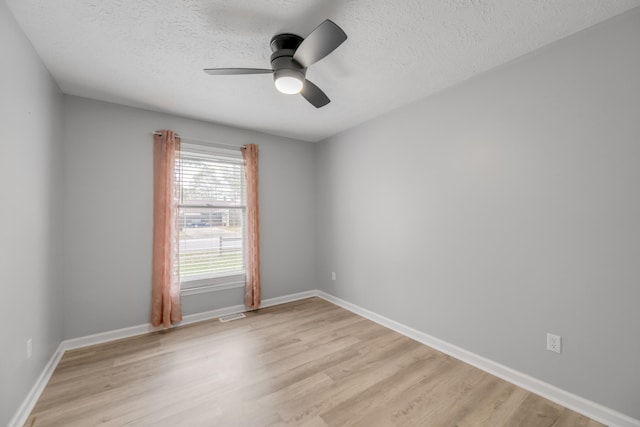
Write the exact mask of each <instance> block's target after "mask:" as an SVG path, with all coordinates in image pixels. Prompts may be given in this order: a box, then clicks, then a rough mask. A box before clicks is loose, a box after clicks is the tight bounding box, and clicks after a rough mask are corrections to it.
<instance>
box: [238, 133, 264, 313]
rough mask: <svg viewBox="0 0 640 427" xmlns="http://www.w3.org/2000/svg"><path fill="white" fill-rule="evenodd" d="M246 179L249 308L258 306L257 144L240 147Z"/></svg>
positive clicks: (245, 292)
mask: <svg viewBox="0 0 640 427" xmlns="http://www.w3.org/2000/svg"><path fill="white" fill-rule="evenodd" d="M242 158H243V159H244V164H245V168H244V169H245V174H246V179H247V277H246V282H245V287H244V305H245V306H246V307H247V308H249V309H256V308H259V307H260V227H259V224H258V217H259V210H258V146H257V145H255V144H247V145H245V146H244V147H242Z"/></svg>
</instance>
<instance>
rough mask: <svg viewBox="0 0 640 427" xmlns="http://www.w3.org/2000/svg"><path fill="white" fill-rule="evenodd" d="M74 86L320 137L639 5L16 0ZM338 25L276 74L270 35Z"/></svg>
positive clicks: (45, 54) (31, 33) (14, 6)
mask: <svg viewBox="0 0 640 427" xmlns="http://www.w3.org/2000/svg"><path fill="white" fill-rule="evenodd" d="M6 2H7V4H8V5H9V7H10V9H11V10H12V11H13V13H14V15H15V17H16V19H17V20H18V22H19V24H20V25H21V27H22V28H23V30H24V31H25V33H26V35H27V36H28V37H29V39H30V40H31V42H32V43H33V45H34V47H35V48H36V50H37V51H38V53H39V55H40V56H41V57H42V60H43V61H44V63H45V64H46V66H47V67H48V69H49V70H50V72H51V73H52V74H53V76H54V78H55V79H56V81H57V82H58V84H59V85H60V88H61V89H62V91H63V92H65V93H67V94H71V95H78V96H83V97H88V98H95V99H99V100H104V101H110V102H115V103H119V104H125V105H131V106H135V107H141V108H146V109H151V110H157V111H163V112H168V113H173V114H176V115H180V116H186V117H192V118H197V119H202V120H207V121H213V122H218V123H223V124H228V125H233V126H239V127H243V128H249V129H254V130H259V131H264V132H268V133H272V134H276V135H283V136H289V137H294V138H298V139H303V140H309V141H317V140H320V139H323V138H325V137H327V136H330V135H333V134H335V133H338V132H340V131H342V130H345V129H347V128H349V127H352V126H354V125H356V124H358V123H361V122H363V121H366V120H369V119H371V118H374V117H375V116H377V115H380V114H382V113H384V112H386V111H389V110H391V109H393V108H396V107H399V106H401V105H403V104H406V103H409V102H411V101H414V100H416V99H418V98H422V97H425V96H428V95H429V94H432V93H434V92H436V91H439V90H441V89H444V88H446V87H448V86H451V85H453V84H455V83H457V82H460V81H462V80H465V79H467V78H469V77H471V76H473V75H475V74H477V73H480V72H482V71H485V70H488V69H490V68H493V67H495V66H497V65H500V64H503V63H505V62H507V61H509V60H511V59H513V58H516V57H518V56H520V55H523V54H525V53H528V52H530V51H532V50H534V49H536V48H539V47H541V46H543V45H546V44H549V43H551V42H553V41H556V40H558V39H560V38H563V37H566V36H568V35H570V34H572V33H575V32H577V31H579V30H581V29H583V28H586V27H589V26H591V25H594V24H596V23H598V22H600V21H602V20H605V19H607V18H609V17H611V16H614V15H617V14H620V13H622V12H624V11H626V10H629V9H631V8H633V7H636V6H639V5H640V0H517V1H514V0H447V1H445V0H441V1H433V0H432V1H428V0H421V1H420V0H235V1H225V0H182V1H176V0H136V1H131V0H6ZM326 18H330V19H332V20H333V21H334V22H336V23H337V24H338V25H340V26H341V27H342V28H343V29H344V31H345V32H346V33H347V34H348V37H349V38H348V39H347V41H346V42H345V43H344V44H343V45H342V46H340V47H339V48H338V49H337V50H336V51H334V52H333V53H332V54H331V55H329V56H328V57H326V58H325V59H323V60H322V61H320V62H318V63H317V64H315V65H313V66H312V67H311V68H310V69H309V71H308V73H307V77H308V78H309V79H310V80H312V81H313V82H314V83H316V84H317V85H318V86H319V87H320V88H322V89H323V90H324V91H325V93H326V94H327V95H328V96H329V97H330V98H331V100H332V102H331V103H330V104H329V105H327V106H326V107H324V108H321V109H315V108H314V107H312V106H311V105H309V104H308V103H307V102H306V101H305V100H304V99H303V98H302V97H301V96H297V95H283V94H280V93H279V92H277V91H276V89H275V87H274V85H273V79H272V76H271V75H268V74H264V75H253V76H246V75H245V76H209V75H206V74H205V73H204V72H203V71H202V69H203V68H207V67H250V68H269V66H270V64H269V56H270V53H271V51H270V49H269V40H270V39H271V37H272V36H273V35H274V34H278V33H282V32H293V33H296V34H299V35H301V36H303V37H306V36H307V35H308V33H309V32H310V31H311V30H313V28H315V27H316V26H317V25H318V24H320V22H322V21H323V20H324V19H326Z"/></svg>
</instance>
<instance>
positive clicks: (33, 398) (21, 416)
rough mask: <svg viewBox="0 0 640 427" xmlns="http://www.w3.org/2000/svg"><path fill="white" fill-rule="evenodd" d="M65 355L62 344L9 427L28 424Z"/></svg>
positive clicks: (20, 426) (19, 426)
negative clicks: (30, 415) (34, 408)
mask: <svg viewBox="0 0 640 427" xmlns="http://www.w3.org/2000/svg"><path fill="white" fill-rule="evenodd" d="M63 354H64V348H63V347H62V344H60V345H59V346H58V348H57V349H56V351H55V352H54V353H53V354H52V355H51V358H50V359H49V361H48V362H47V364H46V365H45V366H44V369H43V370H42V373H41V374H40V376H39V377H38V379H37V380H36V382H35V384H34V385H33V387H31V390H29V394H27V397H26V398H25V399H24V400H23V401H22V405H20V407H19V408H18V410H17V411H16V413H15V414H14V416H13V418H11V420H9V424H8V425H7V427H22V426H23V425H24V424H25V423H26V422H27V418H29V414H31V411H32V410H33V407H34V406H36V402H37V401H38V399H39V398H40V395H41V394H42V391H43V390H44V388H45V386H46V385H47V383H48V382H49V378H51V375H53V371H55V370H56V366H58V362H60V359H62V355H63Z"/></svg>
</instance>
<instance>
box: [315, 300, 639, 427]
mask: <svg viewBox="0 0 640 427" xmlns="http://www.w3.org/2000/svg"><path fill="white" fill-rule="evenodd" d="M317 296H319V297H320V298H322V299H324V300H327V301H329V302H332V303H333V304H336V305H338V306H340V307H342V308H344V309H347V310H349V311H351V312H353V313H355V314H358V315H360V316H362V317H364V318H366V319H369V320H371V321H373V322H376V323H379V324H380V325H382V326H385V327H387V328H389V329H391V330H394V331H396V332H398V333H400V334H402V335H405V336H407V337H409V338H411V339H414V340H416V341H418V342H420V343H422V344H424V345H427V346H429V347H432V348H434V349H436V350H439V351H441V352H443V353H445V354H448V355H449V356H452V357H455V358H456V359H458V360H461V361H463V362H465V363H468V364H469V365H473V366H475V367H476V368H479V369H482V370H483V371H485V372H489V373H490V374H492V375H495V376H496V377H499V378H502V379H503V380H505V381H508V382H510V383H513V384H515V385H517V386H520V387H522V388H523V389H525V390H528V391H530V392H532V393H535V394H537V395H540V396H542V397H544V398H546V399H549V400H551V401H552V402H555V403H558V404H560V405H562V406H564V407H567V408H569V409H571V410H573V411H576V412H578V413H580V414H582V415H585V416H587V417H589V418H591V419H594V420H596V421H599V422H601V423H603V424H606V425H608V426H610V427H640V420H637V419H635V418H631V417H629V416H628V415H625V414H623V413H621V412H618V411H615V410H613V409H611V408H608V407H606V406H603V405H600V404H599V403H595V402H592V401H590V400H587V399H585V398H583V397H580V396H577V395H575V394H573V393H570V392H568V391H565V390H562V389H560V388H558V387H556V386H554V385H551V384H549V383H546V382H544V381H540V380H538V379H536V378H533V377H531V376H529V375H526V374H523V373H522V372H518V371H516V370H515V369H511V368H509V367H507V366H504V365H501V364H500V363H497V362H494V361H493V360H489V359H487V358H485V357H482V356H479V355H477V354H475V353H472V352H470V351H467V350H465V349H463V348H460V347H458V346H455V345H453V344H450V343H448V342H446V341H443V340H441V339H439V338H436V337H433V336H431V335H429V334H426V333H424V332H421V331H418V330H417V329H413V328H411V327H409V326H406V325H403V324H402V323H399V322H396V321H395V320H391V319H389V318H387V317H384V316H381V315H379V314H377V313H374V312H372V311H369V310H367V309H365V308H362V307H360V306H358V305H355V304H352V303H350V302H347V301H345V300H343V299H340V298H338V297H335V296H333V295H331V294H328V293H326V292H323V291H317Z"/></svg>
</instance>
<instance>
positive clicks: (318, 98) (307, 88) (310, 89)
mask: <svg viewBox="0 0 640 427" xmlns="http://www.w3.org/2000/svg"><path fill="white" fill-rule="evenodd" d="M300 95H302V96H304V99H306V100H307V101H309V103H310V104H311V105H313V106H314V107H316V108H320V107H324V106H325V105H327V104H328V103H330V102H331V100H330V99H329V97H328V96H327V95H325V94H324V92H323V91H322V90H321V89H320V88H319V87H318V86H316V85H314V84H313V83H311V82H310V81H309V80H305V81H304V85H303V86H302V90H301V91H300Z"/></svg>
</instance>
